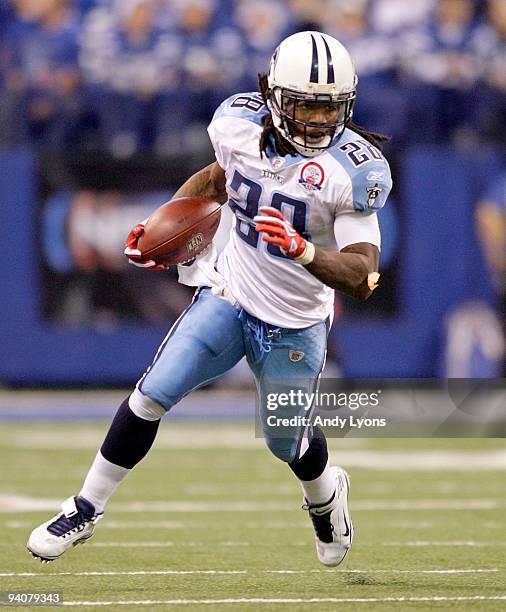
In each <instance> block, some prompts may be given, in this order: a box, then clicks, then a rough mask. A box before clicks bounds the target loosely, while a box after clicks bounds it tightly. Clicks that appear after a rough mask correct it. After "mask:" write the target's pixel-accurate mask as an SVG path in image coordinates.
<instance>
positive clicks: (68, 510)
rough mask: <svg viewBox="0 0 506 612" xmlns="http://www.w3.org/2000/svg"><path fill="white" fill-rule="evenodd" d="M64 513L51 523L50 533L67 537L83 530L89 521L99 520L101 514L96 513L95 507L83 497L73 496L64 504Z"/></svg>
mask: <svg viewBox="0 0 506 612" xmlns="http://www.w3.org/2000/svg"><path fill="white" fill-rule="evenodd" d="M62 510H63V513H62V514H60V515H59V516H58V517H57V519H56V520H55V521H54V522H53V523H51V524H50V525H49V526H48V528H47V530H48V531H49V533H51V534H53V535H55V536H60V537H63V538H66V537H67V536H69V535H72V534H73V533H78V532H79V531H82V530H83V529H84V528H85V527H86V525H88V524H89V523H94V522H96V521H97V519H98V517H99V516H100V515H97V514H95V507H94V506H93V504H91V503H90V502H89V501H88V500H86V499H84V498H83V497H79V496H77V497H71V498H69V499H67V500H66V501H64V502H63V504H62Z"/></svg>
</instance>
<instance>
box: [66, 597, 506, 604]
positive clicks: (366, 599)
mask: <svg viewBox="0 0 506 612" xmlns="http://www.w3.org/2000/svg"><path fill="white" fill-rule="evenodd" d="M504 600H506V595H490V596H487V595H471V596H460V597H459V596H455V597H448V596H445V595H437V596H434V597H340V598H338V597H313V598H311V599H302V598H291V599H280V598H276V599H274V598H260V597H254V598H246V597H242V598H239V599H141V600H119V601H65V602H63V605H64V606H116V605H122V606H154V605H165V606H179V605H199V604H200V605H218V604H252V603H255V604H320V603H405V602H437V601H504Z"/></svg>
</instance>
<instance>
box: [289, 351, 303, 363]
mask: <svg viewBox="0 0 506 612" xmlns="http://www.w3.org/2000/svg"><path fill="white" fill-rule="evenodd" d="M288 357H290V361H293V362H294V363H297V361H300V360H301V359H302V358H303V357H304V353H303V352H302V351H293V350H290V351H288Z"/></svg>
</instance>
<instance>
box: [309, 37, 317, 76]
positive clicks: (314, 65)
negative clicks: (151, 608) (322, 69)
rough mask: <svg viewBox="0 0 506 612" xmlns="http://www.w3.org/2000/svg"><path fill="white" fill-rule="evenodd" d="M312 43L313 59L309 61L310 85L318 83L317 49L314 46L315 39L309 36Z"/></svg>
mask: <svg viewBox="0 0 506 612" xmlns="http://www.w3.org/2000/svg"><path fill="white" fill-rule="evenodd" d="M311 40H312V41H313V57H312V59H311V75H310V76H309V82H310V83H318V47H317V46H316V40H315V37H314V36H313V35H312V34H311Z"/></svg>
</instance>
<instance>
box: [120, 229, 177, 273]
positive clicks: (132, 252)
mask: <svg viewBox="0 0 506 612" xmlns="http://www.w3.org/2000/svg"><path fill="white" fill-rule="evenodd" d="M147 221H148V220H147V219H144V221H141V222H140V223H137V225H136V226H135V227H133V228H132V229H131V230H130V233H129V234H128V236H127V239H126V240H125V250H124V251H123V252H124V253H125V255H126V256H127V257H128V263H131V264H133V265H134V266H137V267H138V268H146V269H147V270H166V269H167V268H168V267H169V266H167V265H165V264H163V263H158V262H157V261H155V260H154V259H142V253H141V252H140V251H139V249H138V248H137V243H138V241H139V238H140V236H141V234H142V232H143V231H144V226H145V225H146V223H147Z"/></svg>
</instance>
